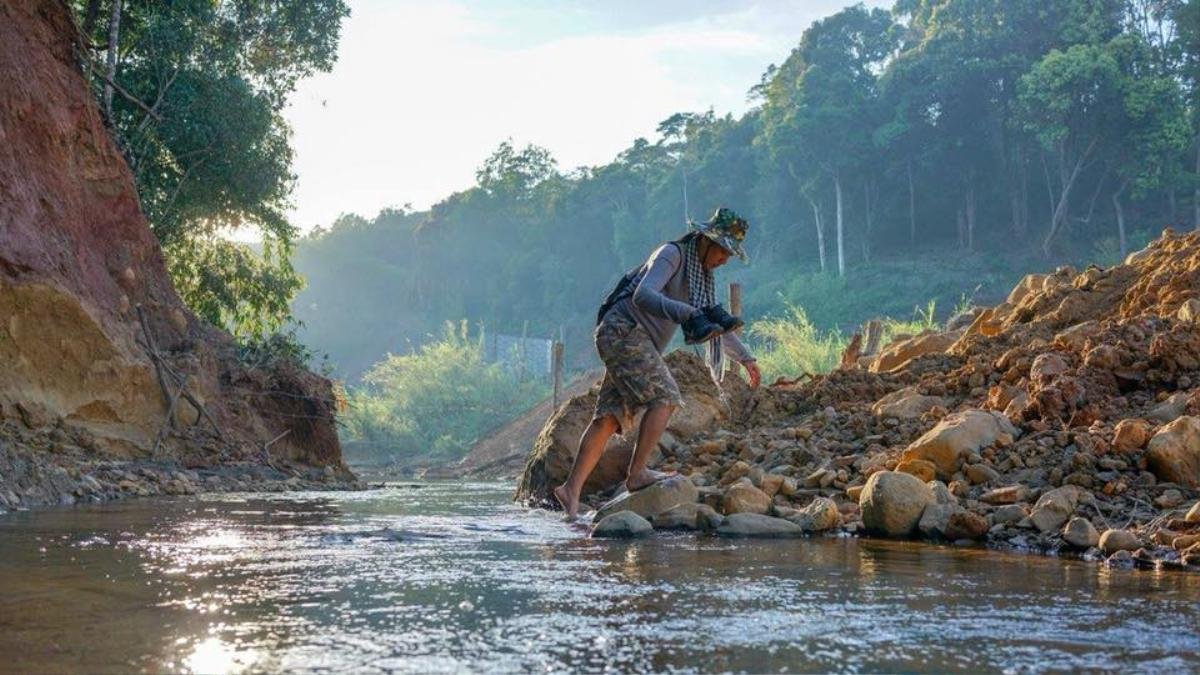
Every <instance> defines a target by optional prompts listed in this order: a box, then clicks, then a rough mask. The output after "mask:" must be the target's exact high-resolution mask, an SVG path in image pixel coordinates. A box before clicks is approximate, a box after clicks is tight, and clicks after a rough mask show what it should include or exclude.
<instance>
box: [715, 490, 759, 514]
mask: <svg viewBox="0 0 1200 675" xmlns="http://www.w3.org/2000/svg"><path fill="white" fill-rule="evenodd" d="M770 508H771V498H770V497H768V496H767V493H765V492H763V491H762V490H759V489H758V488H756V487H754V486H753V485H747V484H745V483H734V484H733V485H731V486H729V489H728V490H726V491H725V496H724V497H722V498H721V510H722V511H723V512H725V514H726V515H731V514H734V513H766V512H767V510H768V509H770Z"/></svg>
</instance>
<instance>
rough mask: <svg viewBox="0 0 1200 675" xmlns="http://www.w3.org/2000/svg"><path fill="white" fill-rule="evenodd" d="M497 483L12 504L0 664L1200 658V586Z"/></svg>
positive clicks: (936, 665)
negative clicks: (547, 502) (68, 505)
mask: <svg viewBox="0 0 1200 675" xmlns="http://www.w3.org/2000/svg"><path fill="white" fill-rule="evenodd" d="M509 494H510V493H509V489H508V488H507V487H506V486H498V485H488V484H468V485H462V486H459V485H454V484H449V483H433V484H425V485H422V486H419V487H413V486H405V487H394V488H389V489H383V490H375V491H370V492H361V493H339V494H294V495H283V496H281V495H234V496H209V497H202V498H191V499H178V500H158V501H141V502H136V501H131V502H125V503H120V504H112V505H103V506H96V507H89V508H77V509H59V510H50V511H42V512H37V513H18V514H8V515H6V516H3V517H0V589H3V593H2V595H0V653H4V654H6V655H11V656H10V658H9V661H8V663H7V664H6V665H5V666H0V670H3V669H5V668H6V667H7V668H13V669H15V670H26V671H61V670H83V671H88V672H128V671H130V670H143V671H162V670H169V671H179V670H187V671H192V672H206V673H207V672H237V671H242V670H252V671H277V670H321V669H325V670H337V671H344V670H353V671H366V672H374V671H403V672H448V671H527V670H601V669H617V670H639V671H647V670H685V671H718V670H746V671H778V670H850V671H854V670H921V669H934V670H981V669H984V670H1018V671H1027V670H1044V669H1117V668H1121V667H1123V666H1136V667H1137V668H1138V669H1149V668H1154V669H1158V670H1165V671H1187V670H1195V669H1197V668H1200V658H1198V657H1197V653H1198V652H1200V633H1198V631H1197V630H1196V628H1195V626H1197V625H1200V579H1197V578H1195V577H1194V576H1189V575H1184V574H1162V573H1159V574H1153V573H1145V572H1137V573H1135V572H1118V571H1111V570H1106V569H1103V568H1101V567H1098V566H1095V565H1089V564H1085V563H1081V562H1076V561H1061V560H1054V559H1047V558H1038V557H1032V556H1014V555H1004V554H998V553H989V552H985V551H979V550H971V549H957V548H952V547H931V546H922V545H915V544H905V543H894V542H878V541H859V540H855V539H812V540H802V541H777V542H747V541H743V542H729V541H724V540H718V539H712V538H695V537H691V536H684V535H680V536H661V537H656V538H654V539H650V540H644V541H637V542H601V541H592V540H589V539H586V538H585V537H584V536H583V535H582V533H581V530H580V529H578V528H572V527H569V526H566V525H564V524H562V523H561V522H559V521H558V519H557V518H556V517H555V516H554V514H548V513H545V512H538V511H528V510H525V509H522V508H519V507H517V506H515V505H513V504H511V503H510V502H509V501H508V497H509Z"/></svg>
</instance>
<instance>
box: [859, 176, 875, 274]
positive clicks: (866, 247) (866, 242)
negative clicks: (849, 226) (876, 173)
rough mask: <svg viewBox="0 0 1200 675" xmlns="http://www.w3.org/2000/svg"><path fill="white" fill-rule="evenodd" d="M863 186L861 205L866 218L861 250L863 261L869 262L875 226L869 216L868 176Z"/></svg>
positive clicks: (869, 190)
mask: <svg viewBox="0 0 1200 675" xmlns="http://www.w3.org/2000/svg"><path fill="white" fill-rule="evenodd" d="M863 187H864V190H863V192H864V195H863V196H864V197H865V200H864V204H863V206H864V207H865V210H864V215H865V216H866V219H865V220H866V232H864V233H863V240H862V252H863V261H864V262H867V263H870V262H871V230H872V229H874V226H875V223H874V222H872V216H871V179H870V178H867V179H866V181H864V182H863Z"/></svg>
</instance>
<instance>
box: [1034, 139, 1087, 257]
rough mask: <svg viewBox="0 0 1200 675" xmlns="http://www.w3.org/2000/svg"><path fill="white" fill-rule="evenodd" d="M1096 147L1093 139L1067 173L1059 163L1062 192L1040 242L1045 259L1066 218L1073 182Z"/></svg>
mask: <svg viewBox="0 0 1200 675" xmlns="http://www.w3.org/2000/svg"><path fill="white" fill-rule="evenodd" d="M1095 147H1096V141H1095V140H1094V139H1093V140H1092V142H1091V143H1090V144H1089V145H1088V147H1087V150H1085V151H1084V152H1083V154H1081V155H1080V156H1079V159H1077V160H1075V164H1074V166H1072V167H1071V169H1070V170H1069V171H1068V170H1067V169H1066V162H1065V161H1060V166H1062V167H1063V169H1062V175H1063V185H1062V192H1061V193H1060V194H1059V195H1058V204H1057V205H1056V206H1055V207H1054V214H1053V215H1052V216H1050V230H1049V231H1048V232H1046V238H1045V239H1043V240H1042V253H1043V254H1044V255H1045V256H1046V257H1050V244H1052V243H1053V242H1054V237H1055V235H1057V234H1058V231H1059V229H1060V228H1061V226H1062V223H1063V221H1064V220H1066V217H1067V204H1068V203H1069V202H1070V201H1071V188H1072V187H1074V186H1075V181H1076V180H1078V178H1079V172H1080V171H1081V170H1082V169H1083V165H1084V163H1085V162H1086V161H1087V158H1088V157H1089V156H1090V155H1091V154H1092V150H1093V149H1094V148H1095Z"/></svg>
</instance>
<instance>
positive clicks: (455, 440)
mask: <svg viewBox="0 0 1200 675" xmlns="http://www.w3.org/2000/svg"><path fill="white" fill-rule="evenodd" d="M546 393H547V386H546V384H545V383H543V382H532V381H526V382H521V381H518V380H517V379H515V377H514V376H513V375H512V374H510V373H508V372H506V371H505V370H504V369H503V367H502V366H501V365H500V364H499V363H490V364H489V363H486V362H485V361H484V359H483V349H482V345H481V344H480V341H479V340H478V339H473V338H471V336H470V335H469V334H468V330H467V323H466V322H465V321H463V322H461V323H459V324H457V325H455V324H453V323H449V322H447V323H446V324H445V326H444V329H443V332H442V334H441V337H440V338H439V339H437V340H434V341H430V342H427V343H426V344H424V345H422V346H420V347H418V348H417V349H415V350H414V351H413V352H412V353H410V354H406V355H403V356H396V355H391V354H389V355H388V356H387V357H386V358H385V359H384V360H382V361H380V362H379V363H377V364H375V365H374V366H373V367H372V368H371V369H370V370H369V371H368V372H367V374H366V375H365V376H364V377H363V385H362V386H361V387H357V388H354V389H351V391H350V394H349V412H348V414H346V415H345V416H344V417H343V421H344V423H345V434H344V436H343V438H345V439H346V440H347V453H348V454H349V455H350V457H351V459H353V460H358V461H374V462H380V463H389V464H408V463H413V462H420V463H424V462H437V461H449V460H453V459H456V458H458V457H460V456H461V455H462V454H463V453H464V452H465V451H466V449H467V448H468V447H469V446H470V445H471V443H473V442H474V441H475V440H476V439H478V438H479V437H480V435H481V434H483V433H484V432H486V431H488V430H489V429H492V428H494V427H495V426H497V425H499V424H502V423H503V422H505V421H506V420H508V419H511V418H512V417H515V416H516V415H518V414H519V413H521V412H523V411H524V410H526V409H528V408H529V407H530V406H532V405H533V404H534V403H535V402H536V401H538V400H539V399H541V398H543V397H544V396H545V395H546Z"/></svg>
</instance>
